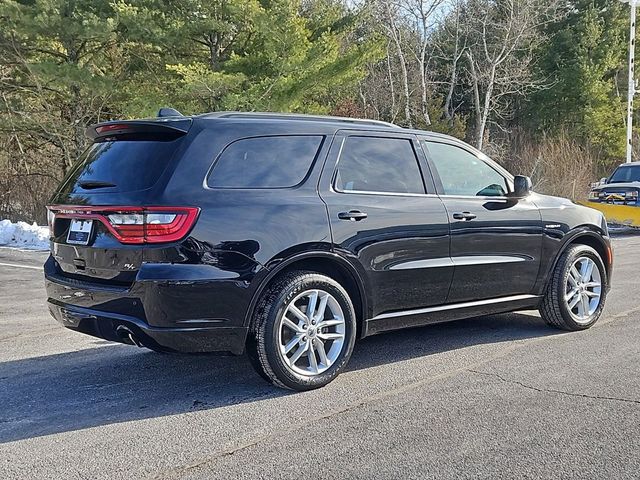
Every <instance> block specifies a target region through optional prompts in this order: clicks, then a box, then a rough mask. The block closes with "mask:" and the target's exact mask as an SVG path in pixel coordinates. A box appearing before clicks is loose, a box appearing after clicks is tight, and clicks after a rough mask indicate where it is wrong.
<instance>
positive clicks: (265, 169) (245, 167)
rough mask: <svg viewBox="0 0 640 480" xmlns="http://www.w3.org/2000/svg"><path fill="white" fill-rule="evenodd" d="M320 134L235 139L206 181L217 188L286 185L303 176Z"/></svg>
mask: <svg viewBox="0 0 640 480" xmlns="http://www.w3.org/2000/svg"><path fill="white" fill-rule="evenodd" d="M322 139H323V137H322V136H296V135H288V136H284V135H283V136H274V137H255V138H244V139H241V140H238V141H236V142H234V143H232V144H231V145H229V146H227V148H225V149H224V151H223V152H222V154H221V155H220V158H218V160H217V161H216V163H215V165H214V167H213V170H212V171H211V173H210V174H209V178H208V179H207V184H208V185H209V186H210V187H219V188H285V187H293V186H295V185H298V184H299V183H300V182H302V180H304V177H306V175H307V172H308V171H309V168H310V167H311V164H312V163H313V160H314V159H315V157H316V154H317V153H318V149H319V147H320V144H321V143H322Z"/></svg>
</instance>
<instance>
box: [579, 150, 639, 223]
mask: <svg viewBox="0 0 640 480" xmlns="http://www.w3.org/2000/svg"><path fill="white" fill-rule="evenodd" d="M639 192H640V162H632V163H623V164H622V165H620V166H618V168H616V169H615V170H614V172H613V173H612V174H611V176H610V177H609V178H603V179H602V180H600V182H598V183H596V184H594V185H593V186H592V188H591V191H590V192H589V199H588V202H587V203H586V205H587V206H590V207H592V208H595V209H596V210H599V211H600V212H602V213H603V214H604V215H605V217H606V219H607V221H608V222H609V223H610V224H614V225H624V226H629V227H640V209H639V208H637V207H638V206H640V205H639V204H638V194H639Z"/></svg>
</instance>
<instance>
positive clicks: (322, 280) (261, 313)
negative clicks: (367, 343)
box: [247, 271, 356, 391]
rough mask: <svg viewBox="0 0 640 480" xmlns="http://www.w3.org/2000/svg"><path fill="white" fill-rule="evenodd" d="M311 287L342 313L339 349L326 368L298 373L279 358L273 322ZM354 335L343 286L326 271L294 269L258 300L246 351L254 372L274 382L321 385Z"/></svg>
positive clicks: (345, 355) (347, 352) (339, 365)
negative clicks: (333, 303) (328, 295)
mask: <svg viewBox="0 0 640 480" xmlns="http://www.w3.org/2000/svg"><path fill="white" fill-rule="evenodd" d="M313 289H320V290H323V291H325V292H328V293H330V294H331V296H333V298H334V299H335V300H336V301H337V302H338V303H339V305H340V307H341V309H342V313H343V317H344V340H343V344H342V349H341V351H340V353H339V354H338V355H337V357H336V359H335V361H334V362H333V363H332V364H331V365H330V366H329V368H328V369H327V370H325V371H323V372H321V373H318V374H314V375H302V374H300V373H297V372H295V371H293V370H292V369H291V368H290V367H289V366H288V365H287V364H286V363H285V360H284V359H283V358H282V353H280V351H279V348H280V343H279V342H280V333H279V330H278V328H277V325H279V323H278V322H279V321H280V319H281V317H282V316H283V315H284V313H285V311H286V308H287V306H288V305H289V304H290V302H292V301H293V300H294V299H295V298H296V297H297V296H298V295H300V294H301V293H303V292H305V291H307V290H313ZM355 338H356V318H355V311H354V308H353V304H352V302H351V299H350V298H349V294H348V293H347V292H346V290H345V289H344V288H343V287H342V286H341V285H340V284H339V283H338V282H336V281H335V280H334V279H332V278H330V277H327V276H326V275H322V274H319V273H315V272H308V271H294V272H290V273H287V274H284V275H283V276H282V277H280V278H278V279H276V280H275V281H274V283H273V285H271V286H270V287H269V288H267V290H266V291H265V292H264V293H263V294H262V296H261V298H260V300H259V301H258V305H257V308H256V313H255V316H254V319H253V322H252V327H251V329H250V332H249V337H248V340H247V354H248V356H249V359H250V360H251V363H252V365H253V366H254V368H255V369H256V370H257V371H258V373H259V374H260V375H261V376H262V377H263V378H265V379H266V380H267V381H269V382H271V383H273V384H274V385H276V386H278V387H282V388H287V389H291V390H298V391H304V390H312V389H315V388H319V387H323V386H325V385H326V384H328V383H329V382H331V381H332V380H333V379H334V378H336V376H338V374H339V373H340V372H341V371H342V369H343V368H344V366H345V365H346V364H347V362H348V361H349V358H350V357H351V353H352V352H353V346H354V343H355ZM313 355H315V353H314V354H313Z"/></svg>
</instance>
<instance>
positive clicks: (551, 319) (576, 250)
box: [539, 245, 608, 331]
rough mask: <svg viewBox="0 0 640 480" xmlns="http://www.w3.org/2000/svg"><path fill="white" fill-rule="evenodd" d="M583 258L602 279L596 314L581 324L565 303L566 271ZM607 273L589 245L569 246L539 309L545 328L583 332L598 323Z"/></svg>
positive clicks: (603, 302)
mask: <svg viewBox="0 0 640 480" xmlns="http://www.w3.org/2000/svg"><path fill="white" fill-rule="evenodd" d="M582 257H586V258H589V259H591V260H593V262H594V263H595V266H596V267H597V268H598V271H599V273H600V278H601V285H602V286H601V288H600V303H599V305H598V306H597V308H596V309H595V311H594V312H593V313H592V314H591V315H588V317H587V318H585V319H583V320H578V319H577V317H576V316H575V314H574V313H572V312H571V311H570V309H569V305H567V302H566V301H565V295H566V291H567V282H568V280H569V271H570V269H571V267H572V265H573V264H574V262H576V260H578V259H579V258H582ZM607 285H608V278H607V271H606V269H605V267H604V263H603V262H602V259H601V258H600V255H599V254H598V252H596V251H595V250H594V249H593V248H591V247H589V246H588V245H572V246H570V247H569V248H567V250H566V251H565V252H563V253H562V255H561V256H560V258H559V259H558V263H557V264H556V266H555V268H554V270H553V272H552V274H551V279H550V280H549V283H548V285H547V290H546V292H545V295H544V297H543V299H542V303H541V305H540V307H539V311H540V316H541V317H542V319H543V320H544V321H545V322H546V323H547V324H548V325H551V326H553V327H556V328H560V329H562V330H570V331H576V330H586V329H587V328H590V327H591V326H592V325H593V324H594V323H596V322H597V321H598V319H599V318H600V315H601V314H602V310H603V308H604V304H605V299H606V296H607Z"/></svg>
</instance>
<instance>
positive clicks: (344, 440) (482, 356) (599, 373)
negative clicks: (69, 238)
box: [0, 235, 640, 479]
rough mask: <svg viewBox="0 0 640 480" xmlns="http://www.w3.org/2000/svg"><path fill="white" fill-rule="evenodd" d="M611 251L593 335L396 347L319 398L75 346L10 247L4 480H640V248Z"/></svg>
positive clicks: (3, 355)
mask: <svg viewBox="0 0 640 480" xmlns="http://www.w3.org/2000/svg"><path fill="white" fill-rule="evenodd" d="M614 248H615V273H614V278H613V289H612V291H611V293H610V295H609V298H608V302H607V307H606V310H605V314H604V316H603V317H602V318H601V320H600V321H599V322H598V323H597V324H596V325H595V326H594V327H593V328H591V329H590V330H588V331H584V332H578V333H566V332H561V331H558V330H554V329H552V328H550V327H547V326H546V325H545V324H544V323H543V322H542V321H541V320H540V318H539V317H538V315H537V312H533V311H530V312H520V313H513V314H504V315H494V316H486V317H480V318H474V319H468V320H462V321H457V322H452V323H448V324H442V325H435V326H429V327H423V328H417V329H411V330H405V331H400V332H395V333H388V334H383V335H379V336H376V337H371V338H367V339H364V340H363V341H360V342H359V343H357V344H356V349H355V352H354V354H353V357H352V359H351V362H350V365H349V368H348V371H346V372H344V373H343V374H342V375H340V376H339V377H338V378H337V379H336V380H335V381H334V382H333V383H331V384H330V385H329V386H327V387H325V388H323V389H320V390H315V391H312V392H305V393H290V392H286V391H283V390H279V389H277V388H274V387H272V386H270V385H269V384H267V383H265V382H264V381H263V380H262V379H261V378H260V377H259V376H258V375H257V374H255V373H254V371H253V370H252V368H251V366H250V365H249V362H248V360H247V359H246V357H220V356H201V355H198V356H180V355H162V354H157V353H154V352H151V351H148V350H144V349H139V348H137V347H132V346H126V345H118V344H113V343H109V342H105V341H101V340H99V339H96V338H92V337H88V336H83V335H81V334H77V333H74V332H70V331H67V330H65V329H64V328H62V327H61V326H59V325H58V324H57V323H55V321H54V320H53V319H52V318H51V317H50V316H49V313H48V311H47V308H46V304H45V303H46V302H45V300H46V297H45V292H44V288H43V280H42V272H41V269H40V266H41V265H42V263H43V261H44V259H45V254H43V253H34V252H19V251H15V250H10V249H6V248H0V479H25V478H38V479H40V478H51V479H62V478H65V479H66V478H72V479H84V478H92V479H94V478H116V479H131V478H136V479H138V478H170V479H187V478H188V479H217V478H221V479H223V478H224V479H226V478H233V479H237V478H264V479H278V478H283V479H289V478H314V479H324V478H327V479H342V478H365V479H366V478H385V479H390V478H402V479H405V478H416V479H423V478H491V479H494V478H580V479H584V478H598V479H601V478H615V479H622V478H629V479H632V478H633V479H637V478H640V375H639V374H640V321H639V320H640V297H639V295H638V289H639V287H640V280H639V277H640V275H639V273H640V236H636V235H622V236H617V237H616V238H615V239H614Z"/></svg>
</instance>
